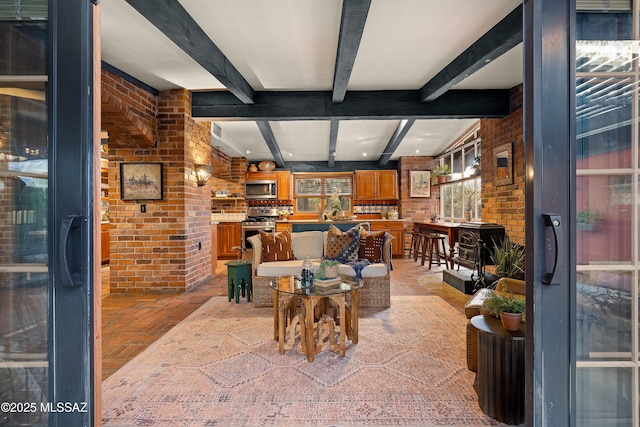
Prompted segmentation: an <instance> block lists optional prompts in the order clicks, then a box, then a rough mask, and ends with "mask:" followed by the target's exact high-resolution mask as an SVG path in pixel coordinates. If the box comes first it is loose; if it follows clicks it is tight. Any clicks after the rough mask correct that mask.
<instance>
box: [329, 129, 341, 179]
mask: <svg viewBox="0 0 640 427" xmlns="http://www.w3.org/2000/svg"><path fill="white" fill-rule="evenodd" d="M339 126H340V122H339V121H338V120H331V127H330V129H329V167H330V168H332V167H334V166H335V164H336V149H337V146H338V127H339Z"/></svg>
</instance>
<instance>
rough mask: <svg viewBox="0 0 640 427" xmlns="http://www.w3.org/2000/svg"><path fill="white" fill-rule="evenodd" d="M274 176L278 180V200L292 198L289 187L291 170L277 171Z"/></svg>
mask: <svg viewBox="0 0 640 427" xmlns="http://www.w3.org/2000/svg"><path fill="white" fill-rule="evenodd" d="M276 178H277V180H278V200H291V199H293V191H292V188H291V172H289V171H277V172H276Z"/></svg>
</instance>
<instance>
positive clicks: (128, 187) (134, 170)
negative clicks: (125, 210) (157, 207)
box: [120, 163, 162, 200]
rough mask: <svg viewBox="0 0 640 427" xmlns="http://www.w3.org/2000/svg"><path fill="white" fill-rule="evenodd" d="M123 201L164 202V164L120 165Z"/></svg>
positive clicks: (121, 196)
mask: <svg viewBox="0 0 640 427" xmlns="http://www.w3.org/2000/svg"><path fill="white" fill-rule="evenodd" d="M120 198H121V199H122V200H162V163H120Z"/></svg>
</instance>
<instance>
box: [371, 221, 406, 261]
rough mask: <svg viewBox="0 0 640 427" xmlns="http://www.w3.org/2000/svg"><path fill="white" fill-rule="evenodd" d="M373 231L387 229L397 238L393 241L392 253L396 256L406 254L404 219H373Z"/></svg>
mask: <svg viewBox="0 0 640 427" xmlns="http://www.w3.org/2000/svg"><path fill="white" fill-rule="evenodd" d="M369 228H370V229H371V231H387V232H389V234H391V235H392V236H393V237H395V240H394V241H393V242H391V253H392V255H393V256H395V257H402V256H404V222H403V221H371V225H370V226H369Z"/></svg>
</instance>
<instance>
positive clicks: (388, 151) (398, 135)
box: [378, 119, 416, 166]
mask: <svg viewBox="0 0 640 427" xmlns="http://www.w3.org/2000/svg"><path fill="white" fill-rule="evenodd" d="M415 122H416V120H415V119H405V120H400V123H398V127H397V128H396V130H395V131H394V132H393V135H392V136H391V139H389V142H388V143H387V146H386V147H385V148H384V151H383V152H382V156H380V159H379V160H378V164H379V165H380V166H385V165H386V164H387V163H388V162H389V160H391V156H392V155H393V153H394V152H395V151H396V149H397V148H398V146H399V145H400V143H401V142H402V140H403V139H404V137H405V136H406V135H407V132H409V129H411V126H413V124H414V123H415Z"/></svg>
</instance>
